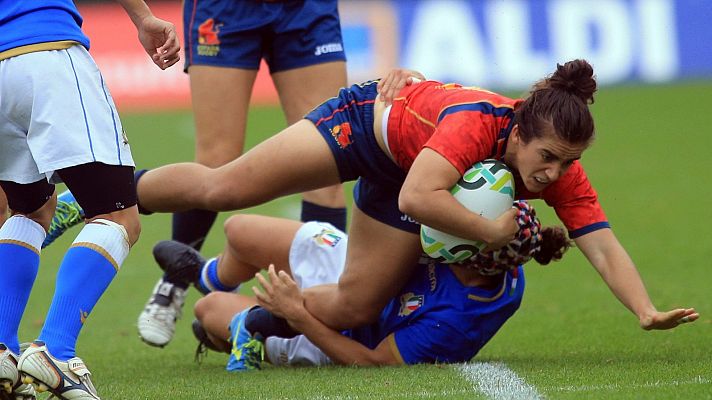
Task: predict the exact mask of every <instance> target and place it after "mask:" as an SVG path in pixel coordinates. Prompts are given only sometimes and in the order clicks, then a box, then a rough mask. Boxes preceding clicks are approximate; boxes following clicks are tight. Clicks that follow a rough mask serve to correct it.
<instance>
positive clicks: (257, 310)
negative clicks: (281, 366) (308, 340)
mask: <svg viewBox="0 0 712 400" xmlns="http://www.w3.org/2000/svg"><path fill="white" fill-rule="evenodd" d="M245 329H247V331H248V332H250V334H251V335H257V334H259V335H260V336H262V337H264V338H266V337H270V336H277V337H281V338H285V339H289V338H293V337H295V336H297V335H299V332H297V331H295V330H294V329H293V328H292V327H291V326H289V323H288V322H287V320H286V319H284V318H281V317H277V316H275V315H274V314H272V313H271V312H269V311H267V310H265V309H264V308H262V307H260V306H255V307H252V308H251V309H250V311H249V312H248V313H247V316H246V317H245Z"/></svg>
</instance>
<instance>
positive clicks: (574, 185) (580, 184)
mask: <svg viewBox="0 0 712 400" xmlns="http://www.w3.org/2000/svg"><path fill="white" fill-rule="evenodd" d="M542 198H543V199H544V201H546V204H548V205H549V206H551V207H553V208H554V210H555V211H556V215H558V217H559V219H560V220H561V222H563V223H564V225H565V226H566V229H568V230H569V236H570V237H571V238H572V239H574V238H577V237H579V236H582V235H585V234H587V233H589V232H593V231H595V230H598V229H602V228H609V227H610V225H609V224H608V221H607V219H606V215H605V213H604V212H603V209H602V208H601V205H600V204H599V203H598V195H597V194H596V191H595V190H594V189H593V187H592V186H591V182H589V180H588V177H587V176H586V173H585V172H584V170H583V167H582V166H581V164H580V163H579V162H578V161H575V162H574V164H573V165H572V166H571V167H570V168H569V169H568V171H566V174H564V176H562V177H561V178H559V180H558V181H556V182H554V183H553V184H552V185H551V186H549V187H548V188H546V189H545V190H544V192H543V193H542Z"/></svg>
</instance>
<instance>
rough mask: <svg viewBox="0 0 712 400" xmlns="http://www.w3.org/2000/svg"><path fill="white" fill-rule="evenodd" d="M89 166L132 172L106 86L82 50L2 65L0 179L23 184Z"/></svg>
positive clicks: (30, 56) (27, 56) (38, 54)
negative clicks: (112, 166)
mask: <svg viewBox="0 0 712 400" xmlns="http://www.w3.org/2000/svg"><path fill="white" fill-rule="evenodd" d="M90 162H100V163H103V164H107V165H124V166H134V162H133V159H132V157H131V148H130V147H129V144H128V140H127V139H126V136H125V135H124V132H123V128H122V126H121V121H120V120H119V114H118V112H117V111H116V107H115V106H114V102H113V100H112V98H111V95H110V94H109V90H108V89H107V87H106V85H105V84H104V79H103V78H102V76H101V73H100V72H99V69H98V67H97V66H96V64H95V63H94V60H93V59H92V57H91V56H90V55H89V52H88V51H87V50H86V48H84V46H81V45H75V46H71V47H69V48H68V49H64V50H47V51H38V52H33V53H27V54H22V55H18V56H15V57H11V58H7V59H4V60H2V61H0V180H3V181H11V182H15V183H20V184H28V183H33V182H37V181H40V180H42V179H44V178H46V179H48V180H50V182H58V181H59V177H58V176H57V174H55V173H54V171H56V170H60V169H64V168H68V167H73V166H77V165H81V164H87V163H90Z"/></svg>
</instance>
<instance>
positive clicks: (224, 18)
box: [183, 0, 346, 73]
mask: <svg viewBox="0 0 712 400" xmlns="http://www.w3.org/2000/svg"><path fill="white" fill-rule="evenodd" d="M183 27H184V30H185V33H184V35H185V49H186V50H185V51H186V55H185V70H188V67H189V66H191V65H212V66H218V67H230V68H244V69H259V66H260V61H261V60H262V58H264V59H265V61H266V62H267V64H268V65H269V70H270V73H274V72H279V71H284V70H288V69H294V68H300V67H306V66H309V65H315V64H320V63H325V62H330V61H345V60H346V55H345V53H344V48H343V41H342V39H341V25H340V22H339V10H338V7H337V1H336V0H282V1H264V0H185V1H184V2H183Z"/></svg>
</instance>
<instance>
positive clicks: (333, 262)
mask: <svg viewBox="0 0 712 400" xmlns="http://www.w3.org/2000/svg"><path fill="white" fill-rule="evenodd" d="M347 241H348V237H347V236H346V234H345V233H344V232H342V231H340V230H338V229H336V228H335V227H334V226H333V225H331V224H327V223H324V222H307V223H305V224H304V225H302V227H301V228H299V230H298V231H297V234H296V235H295V236H294V240H292V247H291V248H290V250H289V265H290V266H291V267H292V276H293V277H294V280H295V281H296V282H297V285H299V287H300V288H302V289H305V288H308V287H311V286H315V285H320V284H325V283H336V282H337V281H338V280H339V276H341V272H342V271H343V270H344V263H345V262H346V243H347ZM265 352H266V353H267V358H268V359H269V360H270V362H271V363H272V364H273V365H328V364H332V361H331V359H330V358H329V357H328V356H327V355H326V354H324V352H322V351H321V350H320V349H319V348H318V347H316V346H315V345H314V344H313V343H312V342H311V341H309V339H307V337H306V336H304V335H299V336H295V337H293V338H291V339H284V338H279V337H268V338H267V340H266V342H265Z"/></svg>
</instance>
